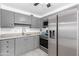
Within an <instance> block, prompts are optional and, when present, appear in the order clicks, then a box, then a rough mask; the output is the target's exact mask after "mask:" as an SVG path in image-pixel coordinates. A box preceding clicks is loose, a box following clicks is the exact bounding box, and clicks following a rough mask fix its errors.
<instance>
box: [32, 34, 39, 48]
mask: <svg viewBox="0 0 79 59" xmlns="http://www.w3.org/2000/svg"><path fill="white" fill-rule="evenodd" d="M33 40H34V48H39V36H38V35H37V36H33Z"/></svg>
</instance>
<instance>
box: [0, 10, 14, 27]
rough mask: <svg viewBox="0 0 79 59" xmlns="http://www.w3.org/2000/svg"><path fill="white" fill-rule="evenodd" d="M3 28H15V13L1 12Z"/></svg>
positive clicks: (0, 18)
mask: <svg viewBox="0 0 79 59" xmlns="http://www.w3.org/2000/svg"><path fill="white" fill-rule="evenodd" d="M0 14H1V17H0V20H1V24H0V25H1V27H14V13H13V12H12V11H8V10H4V9H1V10H0Z"/></svg>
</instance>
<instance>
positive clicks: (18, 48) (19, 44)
mask: <svg viewBox="0 0 79 59" xmlns="http://www.w3.org/2000/svg"><path fill="white" fill-rule="evenodd" d="M24 39H25V38H24V37H20V38H16V40H15V55H21V54H23V53H24V52H25V51H24V49H25V41H24ZM26 39H27V38H26Z"/></svg>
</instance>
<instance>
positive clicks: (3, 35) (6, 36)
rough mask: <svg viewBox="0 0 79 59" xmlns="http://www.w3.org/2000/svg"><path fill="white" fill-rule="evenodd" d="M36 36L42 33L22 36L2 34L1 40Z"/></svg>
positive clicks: (18, 34)
mask: <svg viewBox="0 0 79 59" xmlns="http://www.w3.org/2000/svg"><path fill="white" fill-rule="evenodd" d="M36 35H40V32H28V33H25V34H24V35H22V33H10V34H2V35H0V40H5V39H11V38H19V37H28V36H36Z"/></svg>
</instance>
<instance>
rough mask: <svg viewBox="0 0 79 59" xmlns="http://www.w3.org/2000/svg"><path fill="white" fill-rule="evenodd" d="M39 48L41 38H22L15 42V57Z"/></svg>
mask: <svg viewBox="0 0 79 59" xmlns="http://www.w3.org/2000/svg"><path fill="white" fill-rule="evenodd" d="M38 47H39V36H26V37H20V38H17V39H16V40H15V55H22V54H25V53H27V52H28V51H31V50H33V49H35V48H38Z"/></svg>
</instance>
